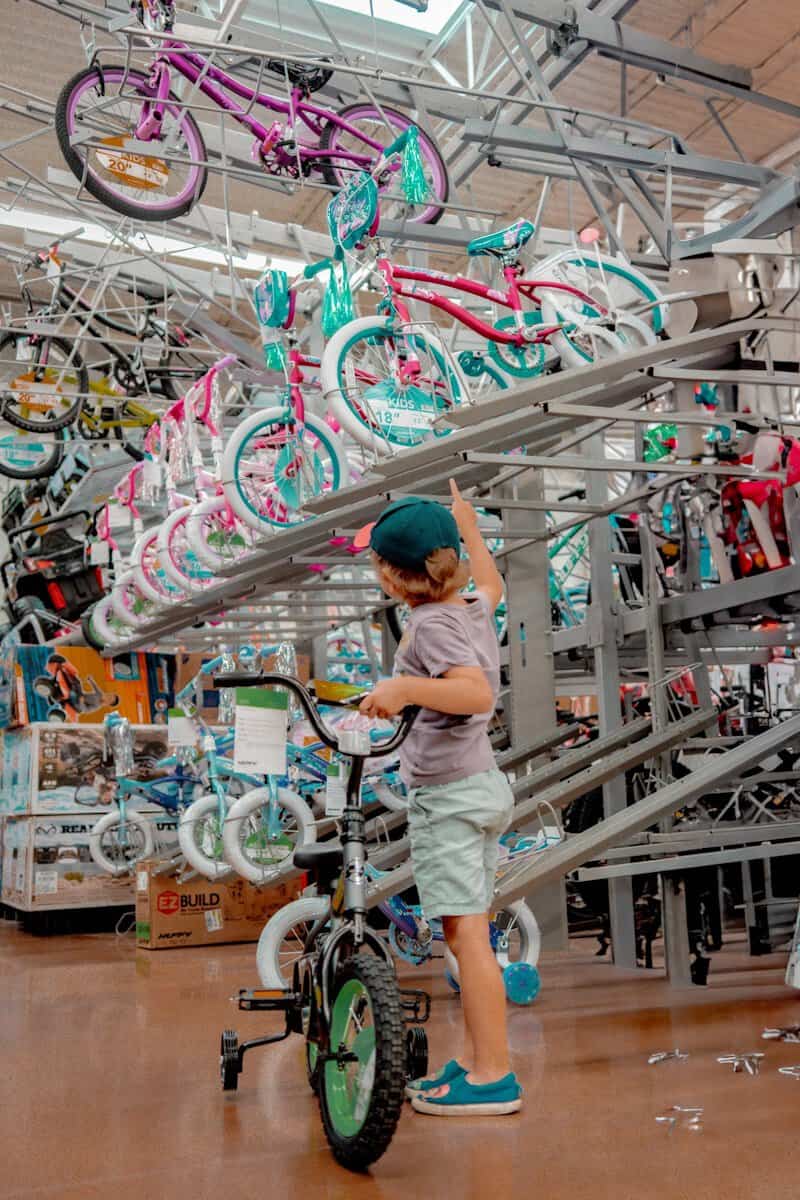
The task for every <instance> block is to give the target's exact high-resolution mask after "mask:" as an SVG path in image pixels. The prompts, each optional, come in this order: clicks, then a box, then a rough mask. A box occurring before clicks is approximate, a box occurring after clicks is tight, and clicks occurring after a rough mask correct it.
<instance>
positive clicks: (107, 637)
mask: <svg viewBox="0 0 800 1200" xmlns="http://www.w3.org/2000/svg"><path fill="white" fill-rule="evenodd" d="M111 611H112V610H111V597H110V596H103V598H102V599H101V600H98V601H97V604H95V606H94V608H93V609H92V610H91V612H90V614H89V620H90V621H91V623H92V627H93V629H94V630H95V632H96V633H97V636H98V638H99V640H100V641H101V642H103V643H105V645H106V646H112V647H113V646H119V645H120V644H121V643H122V642H123V641H124V640H125V637H126V635H125V634H123V633H121V632H120V631H118V630H116V629H114V627H113V626H112V625H111V623H110V621H109V617H110V616H111ZM114 619H115V620H116V614H114ZM122 624H126V625H127V626H128V628H129V630H130V632H131V633H133V630H134V628H135V626H134V625H131V624H130V622H128V621H125V622H122Z"/></svg>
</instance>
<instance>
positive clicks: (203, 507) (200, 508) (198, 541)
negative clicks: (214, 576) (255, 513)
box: [186, 496, 255, 571]
mask: <svg viewBox="0 0 800 1200" xmlns="http://www.w3.org/2000/svg"><path fill="white" fill-rule="evenodd" d="M227 504H228V500H227V497H226V496H212V497H211V499H210V500H203V501H201V502H200V503H199V504H195V505H193V506H192V511H191V513H190V514H189V517H188V519H187V521H186V540H187V542H188V543H189V545H190V546H191V547H192V550H193V551H194V553H195V554H196V556H197V558H198V559H199V561H200V562H201V563H202V564H203V566H204V567H208V569H209V571H222V570H223V569H224V568H225V567H229V566H231V564H232V563H233V562H238V561H239V559H240V558H246V557H247V555H248V554H251V553H252V552H253V550H254V549H255V542H254V541H252V542H251V543H250V544H248V545H246V546H245V547H244V548H243V550H242V552H241V554H240V555H238V556H236V557H235V558H227V557H226V556H225V555H224V554H219V553H218V552H217V551H215V550H214V549H213V547H212V546H209V544H208V539H207V538H206V537H204V532H203V531H204V529H205V523H206V518H207V517H209V516H213V515H214V514H215V513H218V512H222V511H224V509H225V508H226V506H227ZM239 525H240V527H241V526H243V527H244V531H245V534H246V535H248V536H249V537H251V538H252V534H253V529H252V526H250V525H245V523H244V522H243V521H242V520H241V518H239ZM245 541H247V537H246V538H245Z"/></svg>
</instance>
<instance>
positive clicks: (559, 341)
mask: <svg viewBox="0 0 800 1200" xmlns="http://www.w3.org/2000/svg"><path fill="white" fill-rule="evenodd" d="M538 294H539V298H540V300H541V303H542V321H543V323H544V324H545V325H558V324H559V323H560V321H561V320H562V317H561V315H560V312H559V309H558V308H557V303H558V293H557V292H555V291H551V292H548V290H547V287H546V286H543V287H542V288H541V289H540V290H539V293H538ZM592 336H593V337H594V338H595V339H596V341H597V342H598V343H599V344H600V345H601V346H604V347H605V349H606V350H607V351H608V354H607V355H603V356H602V357H603V358H607V357H615V356H617V355H619V354H624V353H625V350H626V346H625V343H624V341H623V340H622V339H621V338H620V337H618V336H617V334H615V333H612V332H611V330H610V329H606V328H605V326H604V325H596V324H594V323H593V324H592ZM549 340H550V344H551V346H555V348H556V350H557V351H558V353H559V354H560V355H561V361H562V363H564V365H565V366H567V367H591V366H594V365H595V363H596V362H597V359H587V358H586V357H585V355H583V354H581V352H580V350H578V349H577V348H576V347H575V346H574V345H573V344H572V342H571V340H570V339H569V338H568V337H567V335H566V334H565V333H564V332H563V331H562V330H558V332H556V333H551V334H550V339H549Z"/></svg>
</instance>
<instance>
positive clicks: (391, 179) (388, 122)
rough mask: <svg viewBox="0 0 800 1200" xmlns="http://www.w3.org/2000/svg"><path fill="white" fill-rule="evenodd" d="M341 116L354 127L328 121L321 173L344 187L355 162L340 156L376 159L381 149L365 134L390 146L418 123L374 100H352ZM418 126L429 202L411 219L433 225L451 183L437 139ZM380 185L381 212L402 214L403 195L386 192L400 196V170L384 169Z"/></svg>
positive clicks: (389, 214)
mask: <svg viewBox="0 0 800 1200" xmlns="http://www.w3.org/2000/svg"><path fill="white" fill-rule="evenodd" d="M338 116H339V118H340V120H341V121H345V122H346V123H347V124H348V125H349V126H350V127H351V128H350V129H349V130H348V129H345V128H343V126H342V125H340V124H338V123H337V122H335V121H329V122H328V124H327V125H326V126H325V128H324V129H323V131H322V137H321V138H320V152H324V153H327V154H328V155H330V158H329V159H328V161H323V162H322V163H321V170H322V174H323V176H324V178H325V181H326V182H327V183H329V184H330V185H331V186H332V187H335V188H340V187H343V186H344V184H345V183H346V182H347V180H348V179H349V178H350V176H351V175H352V173H353V165H352V163H348V162H347V158H346V157H344V158H343V157H340V156H342V155H345V156H346V155H347V154H372V155H373V156H374V157H375V159H377V154H378V152H377V151H375V150H373V149H372V147H371V146H369V145H368V143H367V142H365V141H364V137H363V135H366V136H367V137H369V138H371V139H372V140H373V141H376V142H380V143H381V145H383V146H388V145H389V143H390V142H393V141H394V140H395V138H397V137H398V136H399V135H400V134H401V133H404V132H405V131H406V129H408V127H409V126H410V125H415V124H416V122H415V121H412V120H411V118H410V117H407V116H406V115H405V114H404V113H401V112H398V111H397V110H396V109H394V108H387V107H386V105H381V107H380V109H378V108H376V107H375V105H374V104H352V105H350V107H349V108H343V109H342V110H341V112H340V113H339V114H338ZM417 129H418V130H419V149H420V154H421V156H422V170H423V173H424V176H425V182H426V184H427V185H428V198H429V202H428V203H426V202H425V201H423V203H422V205H417V206H415V207H414V208H413V209H412V211H411V213H410V214H409V217H408V219H409V221H412V222H417V223H419V224H423V225H424V224H427V225H434V224H435V223H436V222H437V221H438V220H439V218H440V217H441V215H442V212H443V211H444V210H443V209H442V207H441V206H442V204H444V203H446V201H447V197H448V194H449V191H450V183H449V180H448V178H447V167H446V166H445V162H444V159H443V158H442V156H441V154H440V153H439V149H438V147H437V145H436V142H435V141H434V140H433V138H432V137H431V135H430V134H429V133H426V132H425V130H424V129H420V127H419V125H417ZM359 135H362V136H359ZM337 156H339V157H337ZM339 164H341V165H339ZM378 186H379V190H380V192H381V197H382V199H381V216H382V217H384V218H386V217H402V216H403V215H404V214H405V212H406V210H407V207H408V206H407V205H406V204H405V202H404V201H403V200H402V199H397V200H390V199H389V198H388V197H387V196H386V193H390V194H391V195H398V196H399V194H400V177H399V172H397V171H392V172H390V171H386V172H384V174H383V176H382V177H381V178H380V179H379V180H378Z"/></svg>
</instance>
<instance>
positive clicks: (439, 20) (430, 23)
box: [322, 0, 463, 43]
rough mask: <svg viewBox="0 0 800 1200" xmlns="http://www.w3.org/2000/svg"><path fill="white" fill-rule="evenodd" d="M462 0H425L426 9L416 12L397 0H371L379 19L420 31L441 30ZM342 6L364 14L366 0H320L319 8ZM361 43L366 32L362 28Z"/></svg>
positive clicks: (432, 32) (367, 36) (434, 31)
mask: <svg viewBox="0 0 800 1200" xmlns="http://www.w3.org/2000/svg"><path fill="white" fill-rule="evenodd" d="M462 3H463V0H429V3H428V11H427V12H416V11H415V10H414V9H413V8H410V7H409V6H408V5H406V4H401V3H400V2H399V0H372V13H373V15H374V16H375V17H377V18H378V19H379V20H381V21H388V22H389V23H390V24H392V25H402V26H404V28H406V29H418V30H419V31H420V33H430V34H437V33H440V32H441V31H442V29H444V27H445V25H446V24H447V22H448V21H449V20H450V18H451V17H452V15H453V13H454V12H456V11H457V9H459V8H460V7H461V5H462ZM326 6H330V7H331V8H343V9H345V10H346V11H347V12H350V13H353V14H359V15H363V16H366V17H368V16H369V15H370V4H369V0H322V7H323V8H325V7H326ZM364 38H365V43H366V42H368V39H369V33H368V32H367V31H366V30H365V31H364Z"/></svg>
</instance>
